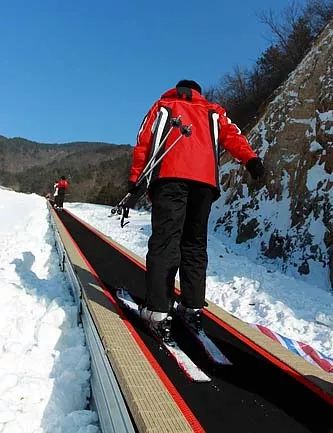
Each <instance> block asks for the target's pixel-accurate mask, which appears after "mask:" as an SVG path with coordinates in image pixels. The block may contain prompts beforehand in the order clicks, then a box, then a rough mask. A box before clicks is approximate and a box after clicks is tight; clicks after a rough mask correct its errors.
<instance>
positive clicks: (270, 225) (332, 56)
mask: <svg viewBox="0 0 333 433" xmlns="http://www.w3.org/2000/svg"><path fill="white" fill-rule="evenodd" d="M275 95H276V96H275V99H274V100H272V102H270V104H269V105H268V106H267V109H266V111H265V114H264V115H263V116H262V117H261V119H260V120H259V122H258V123H257V125H256V126H255V127H254V128H253V129H252V130H251V132H250V133H249V134H248V138H249V141H250V142H251V144H252V146H253V147H254V149H256V151H257V152H258V153H259V155H260V156H261V157H262V158H263V159H264V163H265V167H266V170H267V172H266V177H265V179H264V181H262V182H261V183H259V184H258V183H257V182H253V181H251V179H250V177H249V175H248V174H247V173H246V171H245V170H244V169H243V168H241V169H239V165H238V164H237V163H235V162H233V161H231V160H230V158H229V156H228V155H223V157H222V161H221V185H222V196H221V198H220V199H219V201H218V202H217V204H216V208H215V212H214V215H215V230H216V231H217V232H220V233H221V235H223V236H225V235H227V236H229V237H231V238H232V239H233V240H234V241H235V242H236V243H238V244H239V247H240V249H243V250H247V251H250V253H251V256H252V257H253V256H254V255H255V254H257V258H260V259H261V260H262V259H264V260H265V261H266V262H269V261H274V262H275V263H276V261H277V260H278V261H279V262H280V264H281V268H282V269H284V270H286V271H288V272H297V273H298V274H301V275H303V276H304V277H305V276H307V277H305V278H308V279H309V280H311V279H312V280H315V281H316V283H318V284H320V285H321V286H323V287H327V286H329V284H330V283H331V285H332V287H333V22H331V23H330V24H329V25H328V26H327V27H326V28H325V29H324V31H323V32H322V34H321V35H320V36H319V37H318V39H317V41H316V43H315V44H314V45H313V47H312V49H311V50H310V51H309V52H308V54H307V55H306V57H305V58H304V59H303V61H302V62H301V63H300V64H299V66H298V67H297V68H296V70H295V71H294V72H293V73H292V74H291V75H290V76H289V78H288V80H287V81H286V82H285V83H284V84H283V85H282V86H281V87H280V88H279V89H277V91H276V93H275ZM218 213H219V214H218Z"/></svg>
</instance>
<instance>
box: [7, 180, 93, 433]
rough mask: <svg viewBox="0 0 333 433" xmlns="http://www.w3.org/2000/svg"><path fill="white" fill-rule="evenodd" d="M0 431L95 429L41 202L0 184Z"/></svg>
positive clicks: (71, 310) (86, 363)
mask: <svg viewBox="0 0 333 433" xmlns="http://www.w3.org/2000/svg"><path fill="white" fill-rule="evenodd" d="M0 239H1V250H0V289H1V307H0V309H1V314H0V433H42V432H43V433H98V432H99V428H98V426H97V425H98V419H97V415H96V413H94V412H92V411H90V410H87V404H88V402H89V397H90V385H89V381H90V370H89V369H90V358H89V353H88V350H87V347H86V345H85V336H84V332H83V329H82V327H81V326H79V325H78V324H77V313H78V312H77V307H76V306H75V305H74V303H73V298H72V296H71V294H70V290H69V286H68V283H67V281H66V279H65V277H64V274H63V273H61V272H60V269H59V265H58V263H59V260H58V255H57V252H56V250H55V247H54V238H53V232H52V230H51V228H50V223H49V216H48V210H47V208H46V202H45V199H44V198H42V197H40V196H37V195H35V194H31V195H27V194H20V193H16V192H12V191H9V190H6V189H2V188H1V189H0Z"/></svg>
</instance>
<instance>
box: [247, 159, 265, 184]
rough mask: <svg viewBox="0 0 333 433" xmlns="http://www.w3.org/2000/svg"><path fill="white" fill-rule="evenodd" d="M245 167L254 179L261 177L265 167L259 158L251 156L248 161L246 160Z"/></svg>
mask: <svg viewBox="0 0 333 433" xmlns="http://www.w3.org/2000/svg"><path fill="white" fill-rule="evenodd" d="M245 167H246V169H247V170H248V172H249V173H250V175H251V177H252V179H254V180H258V179H260V178H262V177H263V175H264V173H265V169H264V166H263V163H262V162H261V159H260V158H251V159H250V160H249V161H247V163H246V164H245Z"/></svg>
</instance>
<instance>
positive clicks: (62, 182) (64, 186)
mask: <svg viewBox="0 0 333 433" xmlns="http://www.w3.org/2000/svg"><path fill="white" fill-rule="evenodd" d="M67 188H68V182H67V180H64V179H60V180H59V181H58V189H67Z"/></svg>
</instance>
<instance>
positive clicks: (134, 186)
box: [127, 180, 137, 194]
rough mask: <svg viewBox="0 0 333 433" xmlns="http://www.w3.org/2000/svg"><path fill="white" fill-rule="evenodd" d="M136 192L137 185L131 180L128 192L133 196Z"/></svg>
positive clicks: (128, 184)
mask: <svg viewBox="0 0 333 433" xmlns="http://www.w3.org/2000/svg"><path fill="white" fill-rule="evenodd" d="M136 190H137V186H136V183H135V182H133V181H132V180H129V181H128V183H127V191H128V192H129V193H131V194H134V193H135V191H136Z"/></svg>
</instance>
